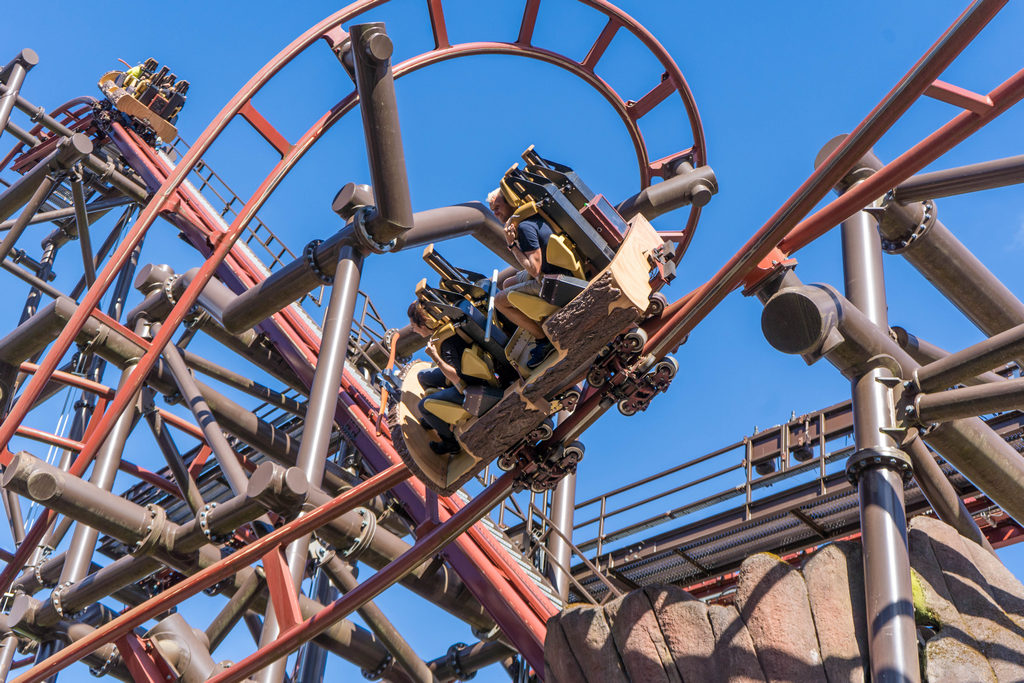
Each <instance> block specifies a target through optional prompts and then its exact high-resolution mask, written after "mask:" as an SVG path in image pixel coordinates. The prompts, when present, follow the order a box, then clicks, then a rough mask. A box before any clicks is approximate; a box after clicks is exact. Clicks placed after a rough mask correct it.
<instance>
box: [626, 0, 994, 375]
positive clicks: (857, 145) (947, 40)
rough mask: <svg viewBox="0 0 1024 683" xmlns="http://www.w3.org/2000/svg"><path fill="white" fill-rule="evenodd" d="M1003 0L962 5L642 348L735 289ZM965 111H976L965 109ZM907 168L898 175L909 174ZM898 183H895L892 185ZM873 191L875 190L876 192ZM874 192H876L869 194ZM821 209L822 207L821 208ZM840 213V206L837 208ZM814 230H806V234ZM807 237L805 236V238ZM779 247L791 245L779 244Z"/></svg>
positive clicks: (685, 327) (672, 342) (676, 331)
mask: <svg viewBox="0 0 1024 683" xmlns="http://www.w3.org/2000/svg"><path fill="white" fill-rule="evenodd" d="M1006 2H1007V0H982V1H981V2H978V3H975V4H974V5H972V6H971V7H970V8H969V9H968V10H966V11H965V12H964V13H963V14H962V15H961V16H960V17H959V18H958V19H957V20H956V22H954V23H953V25H952V26H950V28H949V29H947V30H946V32H945V33H943V35H942V36H941V37H940V38H939V39H938V40H937V41H936V42H935V44H934V45H932V47H931V48H930V49H929V50H928V52H927V53H926V54H925V56H923V57H922V58H921V59H920V60H918V62H917V63H916V64H915V65H914V66H913V67H912V68H911V69H910V71H908V72H907V74H906V75H905V76H904V77H903V78H902V79H901V80H900V82H899V83H898V84H897V85H896V87H894V88H893V89H892V90H891V91H890V92H889V93H888V94H887V95H886V96H885V97H884V98H883V99H882V101H881V102H879V104H878V105H877V106H876V107H875V108H874V109H873V110H872V111H871V112H870V113H869V114H868V115H867V117H865V118H864V120H863V121H861V123H859V124H858V125H857V127H856V128H855V129H854V130H853V132H852V133H850V134H849V135H848V136H847V137H846V139H845V140H844V141H843V143H842V144H840V145H839V146H838V147H837V148H836V149H835V150H834V151H833V152H832V154H830V155H829V157H828V158H827V159H826V160H825V161H824V162H822V164H821V165H819V166H818V168H817V169H815V171H814V173H812V174H811V176H810V177H809V178H808V179H807V180H806V181H804V183H803V184H802V185H801V186H800V187H799V188H797V190H796V192H794V193H793V195H792V196H790V198H789V199H787V200H786V202H785V203H784V204H783V205H782V206H781V207H780V208H779V209H778V211H776V212H775V214H774V215H772V217H771V218H769V219H768V222H767V223H765V224H764V225H763V226H762V227H761V228H760V229H759V230H758V231H757V232H756V233H754V235H753V236H752V237H751V238H750V239H749V240H748V241H747V243H746V244H744V245H743V247H742V248H741V249H740V250H739V251H738V252H736V254H735V255H734V256H733V257H732V258H731V259H730V260H729V261H728V262H727V263H726V264H725V265H724V266H723V267H722V268H721V269H720V270H719V271H718V272H717V273H716V274H715V275H714V277H712V278H711V279H710V280H709V281H708V282H706V283H705V284H704V285H703V286H702V287H701V288H700V290H699V291H698V294H697V296H696V297H694V298H693V299H692V300H691V301H690V302H688V303H687V304H686V305H684V306H683V307H682V308H681V309H680V310H679V311H677V312H676V313H675V314H674V315H672V316H671V317H669V318H668V319H665V318H663V322H662V325H661V328H660V329H658V331H657V332H655V334H654V335H653V336H652V337H651V338H650V339H649V340H648V342H647V346H646V347H645V349H644V351H645V352H647V353H653V354H654V355H655V356H658V357H661V356H664V355H665V354H666V353H668V352H669V351H670V350H671V349H673V348H675V347H676V346H678V345H679V344H680V343H681V342H682V340H683V339H685V338H686V335H688V334H689V333H690V332H691V331H692V330H693V328H694V327H695V326H696V325H697V323H699V322H700V321H701V320H703V319H704V318H705V317H706V316H707V314H708V313H710V312H711V311H712V310H713V309H714V308H715V307H716V306H717V305H718V304H719V303H721V301H722V300H723V299H724V298H725V297H726V296H727V295H728V294H729V293H730V292H731V291H732V290H733V289H735V288H736V287H737V286H738V285H739V284H740V282H742V280H743V277H744V276H745V275H746V274H747V272H749V270H750V269H751V267H753V266H754V265H755V264H757V263H758V262H759V261H761V259H763V258H764V257H765V256H767V255H768V254H769V253H770V252H771V250H772V249H774V248H775V247H776V246H779V242H780V241H781V240H782V239H783V237H785V236H787V234H788V233H790V231H791V230H793V228H795V227H796V226H797V223H798V221H800V219H801V218H802V217H803V216H806V215H807V213H808V212H810V211H811V210H812V209H813V208H814V206H815V205H816V204H817V203H818V202H819V201H820V200H821V199H822V198H823V197H825V195H826V194H828V193H829V192H830V191H831V190H832V188H833V187H834V186H835V184H836V183H837V182H838V181H839V180H840V179H841V178H842V177H843V176H844V175H845V174H846V173H847V172H848V171H849V169H850V167H851V166H852V165H853V164H854V163H856V161H857V160H858V159H860V158H861V157H862V156H863V155H864V154H865V153H866V152H867V151H868V150H869V149H871V147H872V145H874V144H875V143H876V142H877V141H878V139H879V138H880V137H881V136H882V135H883V134H884V133H885V131H887V130H888V129H889V128H890V127H891V126H892V125H893V123H895V122H896V120H897V119H898V118H899V117H900V116H901V115H902V114H903V113H904V112H905V111H906V110H907V109H909V108H910V105H912V104H913V103H914V101H916V100H917V98H918V97H920V96H921V94H922V93H924V91H925V90H927V89H928V87H929V86H931V84H932V83H933V82H934V81H935V79H936V78H937V77H938V76H939V75H940V74H941V73H942V72H943V71H944V70H945V69H946V67H948V66H949V64H950V63H952V61H953V60H954V59H955V58H956V56H957V55H959V54H960V52H962V51H963V49H964V48H965V47H966V46H967V45H968V44H970V42H971V40H972V39H973V38H974V37H975V36H976V35H977V34H978V32H979V31H981V29H982V28H984V27H985V25H986V24H987V23H988V22H989V21H991V19H992V18H993V17H994V16H995V15H996V14H997V13H998V12H999V10H1000V9H1001V8H1002V7H1003V5H1005V4H1006ZM967 116H976V115H974V114H967ZM909 175H910V173H907V175H906V176H902V177H900V178H898V179H896V182H899V180H903V179H904V178H906V177H909ZM895 184H896V183H893V185H895ZM862 187H863V184H861V185H859V186H857V187H856V188H854V190H853V191H851V192H847V193H845V194H844V195H843V196H842V197H841V198H840V199H838V200H836V201H835V202H832V204H830V205H829V206H835V205H836V204H837V203H838V202H844V201H845V202H850V203H856V202H857V201H860V199H859V195H860V194H861V192H860V190H861V189H862ZM875 196H876V197H877V194H876V195H875ZM873 198H874V197H873ZM866 204H867V202H862V203H860V204H859V205H858V206H857V208H856V209H854V210H853V211H850V212H849V213H847V214H845V215H843V216H842V218H845V217H847V216H849V215H852V214H853V213H855V212H856V211H858V210H860V209H861V208H862V207H863V206H865V205H866ZM819 213H821V212H819ZM837 213H838V212H837ZM836 215H837V214H834V215H830V216H829V220H830V222H828V227H831V226H832V225H834V224H835V223H836V222H838V220H842V218H838V220H832V219H833V218H835V217H836ZM810 234H815V235H816V233H810V232H808V235H810ZM808 241H809V240H808ZM780 248H782V250H783V251H785V252H787V253H792V252H793V251H794V249H791V248H787V247H785V246H781V247H780Z"/></svg>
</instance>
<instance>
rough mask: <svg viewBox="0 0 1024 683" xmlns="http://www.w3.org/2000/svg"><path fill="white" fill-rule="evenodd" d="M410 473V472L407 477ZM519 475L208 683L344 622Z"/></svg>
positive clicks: (480, 513) (237, 674)
mask: <svg viewBox="0 0 1024 683" xmlns="http://www.w3.org/2000/svg"><path fill="white" fill-rule="evenodd" d="M394 467H401V468H403V469H404V466H402V465H395V466H394ZM388 471H390V470H388ZM409 474H410V473H409V472H408V471H407V472H406V476H408V475H409ZM517 476H518V472H517V471H515V470H513V471H511V472H508V473H506V474H504V475H503V476H501V477H500V478H499V479H497V480H495V482H494V483H493V484H491V485H490V486H489V487H487V488H486V489H484V491H483V492H482V493H480V494H479V495H478V496H476V497H475V498H473V500H471V501H470V502H469V503H468V504H467V505H466V506H465V507H463V508H462V509H460V510H459V511H458V512H456V513H455V514H453V515H451V516H450V517H448V518H447V519H442V520H441V524H439V525H438V526H436V527H434V528H433V529H431V530H430V531H429V532H428V533H426V534H424V535H423V536H422V537H420V539H419V540H418V541H417V542H416V544H415V545H414V546H413V547H411V548H410V549H409V550H407V551H406V552H405V553H403V554H402V556H401V557H399V558H398V559H396V560H395V561H394V562H392V563H390V564H389V565H387V566H386V567H384V568H383V569H381V570H380V571H378V572H377V573H376V574H374V575H373V576H371V577H370V578H369V579H367V580H366V581H364V582H363V583H361V584H359V585H358V586H356V587H355V588H354V589H353V590H351V591H349V592H348V593H346V594H345V595H344V596H342V597H341V598H339V599H338V600H336V601H335V602H334V603H332V604H331V605H328V606H327V607H326V608H325V609H324V610H323V611H321V612H319V613H318V614H316V615H314V616H313V617H311V618H309V619H306V620H305V621H303V622H301V623H299V624H295V625H294V626H292V627H291V628H288V629H284V630H283V631H282V633H281V635H280V636H279V637H278V638H277V639H276V640H274V641H273V642H271V643H269V644H267V645H266V646H264V647H261V648H260V649H259V651H257V652H255V653H253V654H251V655H249V656H248V657H246V658H245V659H243V660H241V661H239V662H238V663H236V664H235V665H234V666H232V667H231V668H230V669H228V670H227V671H223V672H221V673H219V674H217V675H216V676H214V677H212V678H210V679H209V681H208V682H207V683H230V682H232V681H239V680H242V679H243V678H245V677H246V676H248V675H249V674H252V673H254V672H256V671H258V670H259V669H261V668H262V667H264V666H266V665H267V664H268V663H270V662H272V661H275V660H277V659H279V658H281V657H283V656H285V655H287V654H288V653H290V652H293V651H294V650H295V649H297V648H298V647H299V646H300V645H301V644H302V643H304V642H306V641H308V640H309V639H310V638H313V637H314V636H316V635H317V634H318V633H320V632H322V631H323V630H325V629H326V628H328V627H330V625H331V624H333V623H334V622H335V621H337V620H339V619H343V618H344V617H345V616H346V615H348V614H350V613H352V612H353V611H354V610H356V609H357V608H358V607H360V606H362V605H364V604H365V603H367V602H368V601H370V600H372V599H373V598H375V597H376V596H378V595H380V594H381V593H382V592H384V591H385V590H386V589H387V588H389V587H390V586H392V585H394V584H395V583H396V582H397V581H398V580H399V579H401V578H402V576H404V575H405V574H407V573H409V572H410V571H411V570H412V569H414V568H415V567H416V566H418V565H419V564H420V563H421V562H423V561H424V560H426V559H428V558H430V557H431V556H432V555H434V554H435V553H437V551H439V550H440V549H441V548H443V547H444V546H445V545H446V544H448V543H449V542H451V540H452V539H453V538H454V537H455V536H458V535H460V534H462V533H464V532H465V531H466V530H468V529H469V528H470V527H472V526H473V525H475V524H476V523H477V522H478V521H479V520H480V519H481V518H482V517H484V516H485V515H486V514H487V513H488V512H489V511H490V509H491V508H492V507H494V506H495V505H497V504H498V503H499V502H500V501H501V499H502V498H504V497H505V496H507V495H508V494H509V493H511V491H512V486H513V484H514V483H515V478H516V477H517ZM442 517H444V513H442ZM300 519H305V518H300ZM240 552H241V551H240ZM172 590H173V589H172ZM31 680H39V679H26V680H25V681H24V682H22V681H21V679H20V678H19V679H15V682H14V683H30V681H31Z"/></svg>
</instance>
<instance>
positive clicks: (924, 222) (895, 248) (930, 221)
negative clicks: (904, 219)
mask: <svg viewBox="0 0 1024 683" xmlns="http://www.w3.org/2000/svg"><path fill="white" fill-rule="evenodd" d="M892 201H895V199H894V198H893V193H892V191H891V190H890V191H889V194H887V195H886V196H885V203H889V202H892ZM921 206H922V208H923V209H924V213H923V214H922V216H921V220H920V222H918V224H917V225H915V226H913V227H912V228H910V229H908V230H907V231H906V232H905V233H904V234H903V235H901V236H900V237H899V238H898V239H887V238H885V237H884V236H883V237H882V249H884V250H885V251H886V253H889V254H899V253H901V252H903V251H906V249H907V247H909V246H910V245H911V244H913V243H914V242H916V241H917V240H919V239H921V238H922V237H924V235H925V234H926V233H927V232H928V230H929V229H930V228H931V227H932V226H933V225H934V224H935V217H936V215H937V213H938V212H937V210H936V208H935V202H933V201H932V200H930V199H926V200H925V201H923V202H921ZM883 215H884V213H883Z"/></svg>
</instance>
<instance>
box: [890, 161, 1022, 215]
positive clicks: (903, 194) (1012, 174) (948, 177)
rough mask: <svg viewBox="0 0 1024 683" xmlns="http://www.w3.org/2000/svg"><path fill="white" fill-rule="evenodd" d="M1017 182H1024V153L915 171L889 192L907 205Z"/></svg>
mask: <svg viewBox="0 0 1024 683" xmlns="http://www.w3.org/2000/svg"><path fill="white" fill-rule="evenodd" d="M1020 182H1024V154H1021V155H1018V156H1015V157H1008V158H1006V159H995V160H993V161H983V162H981V163H980V164H971V165H969V166H960V167H959V168H947V169H944V170H942V171H932V172H930V173H918V174H917V175H915V176H911V177H910V178H907V179H906V180H904V181H903V182H902V183H900V184H899V185H897V186H896V187H895V188H894V189H893V191H892V193H893V196H894V197H895V199H896V201H898V202H903V203H904V204H906V203H908V202H916V201H920V200H922V199H936V198H937V197H950V196H952V195H957V194H963V193H965V192H977V191H978V190H988V189H990V188H993V187H1004V186H1006V185H1014V184H1016V183H1020Z"/></svg>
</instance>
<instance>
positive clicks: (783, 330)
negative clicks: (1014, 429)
mask: <svg viewBox="0 0 1024 683" xmlns="http://www.w3.org/2000/svg"><path fill="white" fill-rule="evenodd" d="M790 281H791V282H796V281H798V280H796V279H795V276H793V279H792V280H790ZM812 317H813V320H812V319H811V318H812ZM794 319H803V320H804V321H805V322H806V323H807V324H806V325H805V326H796V325H790V324H787V322H788V321H791V320H794ZM761 328H762V330H763V331H764V333H765V337H766V338H767V339H768V342H769V343H770V344H771V345H772V346H774V347H775V348H777V349H779V350H780V351H783V352H786V353H798V354H802V355H804V356H805V358H806V359H808V360H810V361H811V362H813V361H814V360H816V359H817V358H820V357H822V356H825V357H827V358H828V360H829V362H831V363H832V364H833V365H835V366H836V367H837V368H838V369H839V370H840V371H841V372H843V374H847V373H849V372H851V371H853V370H855V369H856V368H857V367H858V366H859V365H860V364H862V363H863V362H864V361H865V360H867V359H869V358H874V357H880V358H884V357H885V356H888V357H891V358H892V359H893V361H894V362H895V363H896V364H897V365H898V366H899V368H900V371H901V376H902V377H903V378H905V379H906V378H909V377H910V376H912V373H913V371H914V370H916V369H917V368H918V367H919V366H918V364H917V363H916V362H915V361H914V359H913V358H911V357H910V355H909V354H907V352H906V351H904V350H903V349H902V348H900V346H899V345H898V344H896V342H895V341H893V340H892V338H890V337H889V335H887V334H885V333H883V332H882V331H881V330H880V329H878V327H877V326H876V325H875V324H874V323H872V322H871V321H869V320H867V319H866V318H865V317H864V314H863V313H861V312H860V311H859V310H858V309H857V308H856V307H855V306H853V305H851V304H850V303H849V302H848V301H846V299H845V297H843V296H842V295H841V294H840V293H839V292H837V291H835V290H834V289H832V288H831V287H828V286H826V285H800V286H791V287H785V288H783V289H781V290H779V291H778V292H777V293H776V294H775V295H774V296H773V297H772V298H771V299H769V301H768V303H767V304H766V305H765V310H764V313H763V314H762V318H761ZM924 439H925V441H926V442H927V443H928V444H929V445H930V446H932V447H933V448H934V449H935V450H937V451H938V452H939V453H940V454H941V455H942V457H943V458H945V459H946V461H947V462H949V463H950V464H951V465H953V466H954V467H955V468H957V469H958V470H959V471H960V472H962V473H963V475H964V476H965V477H967V478H968V479H970V480H971V481H972V482H974V484H975V485H976V486H977V487H978V488H979V489H981V490H982V491H984V492H985V494H986V495H987V496H988V497H989V498H991V499H992V500H993V501H994V502H995V503H996V504H997V505H999V506H1000V507H1001V508H1003V510H1005V511H1006V513H1007V514H1009V515H1010V516H1011V517H1013V518H1014V519H1016V520H1024V462H1022V460H1021V457H1020V454H1019V453H1017V451H1016V450H1014V449H1013V447H1012V446H1010V445H1009V444H1007V443H1006V442H1005V441H1004V440H1003V439H1001V438H1000V437H999V435H998V434H996V433H995V432H994V431H992V429H991V428H990V427H988V426H987V425H986V424H985V423H984V422H983V421H982V420H980V419H978V418H964V419H959V420H953V421H951V422H945V423H942V424H940V425H939V426H938V427H936V428H935V429H933V430H931V431H929V432H927V433H926V434H925V435H924Z"/></svg>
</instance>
